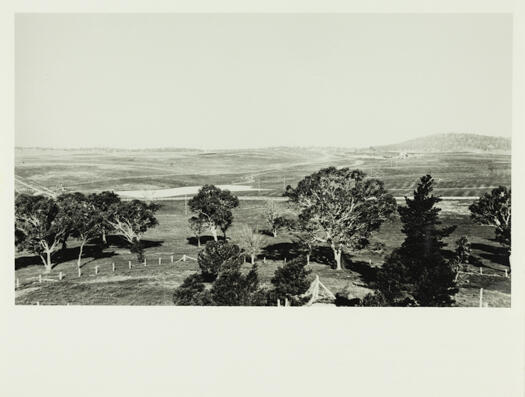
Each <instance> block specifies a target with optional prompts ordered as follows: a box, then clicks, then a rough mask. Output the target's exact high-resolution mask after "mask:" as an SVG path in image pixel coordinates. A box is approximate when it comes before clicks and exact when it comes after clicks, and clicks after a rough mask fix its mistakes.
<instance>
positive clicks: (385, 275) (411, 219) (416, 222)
mask: <svg viewBox="0 0 525 397" xmlns="http://www.w3.org/2000/svg"><path fill="white" fill-rule="evenodd" d="M433 184H434V180H433V178H432V177H431V176H430V175H425V176H423V177H422V178H421V180H420V182H419V184H418V186H417V188H416V190H415V191H414V197H413V199H409V198H406V197H405V201H406V206H405V207H399V208H398V212H399V215H400V216H401V222H402V223H403V228H402V231H403V233H405V235H406V237H405V241H404V242H403V244H402V245H401V247H400V248H398V249H396V250H395V251H394V252H393V253H392V254H391V255H390V256H389V257H388V258H387V260H386V263H385V264H384V265H383V268H382V269H381V270H380V271H379V272H378V289H379V292H380V293H381V294H382V295H383V296H384V297H385V298H386V300H387V301H388V302H389V303H390V304H393V305H419V306H450V305H452V304H453V303H454V299H453V295H454V294H455V293H456V292H457V288H456V286H455V282H454V277H455V274H454V271H453V269H452V264H451V263H449V262H448V261H446V260H445V258H444V257H443V248H444V247H445V246H446V244H445V243H444V242H443V241H442V240H443V238H445V237H447V236H449V235H450V234H451V233H452V232H453V231H454V230H455V228H456V227H455V226H451V227H445V228H439V225H440V224H441V222H440V221H439V212H440V211H441V209H440V208H437V207H435V205H436V204H437V203H439V202H440V201H441V199H440V198H439V197H435V196H434V195H432V190H433Z"/></svg>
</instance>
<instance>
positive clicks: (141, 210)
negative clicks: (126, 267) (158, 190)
mask: <svg viewBox="0 0 525 397" xmlns="http://www.w3.org/2000/svg"><path fill="white" fill-rule="evenodd" d="M159 208H160V207H159V205H158V204H155V203H149V204H148V203H145V202H144V201H141V200H132V201H125V202H124V201H123V202H120V203H118V204H115V205H113V206H112V207H111V208H110V210H109V212H111V216H109V217H108V223H109V225H110V226H111V227H112V228H113V230H114V231H115V233H117V234H118V235H120V236H122V237H124V238H125V239H126V240H127V241H128V243H129V244H130V246H131V249H132V250H133V249H134V248H136V249H139V251H140V244H141V240H142V236H143V235H144V233H145V232H146V231H147V230H148V229H150V228H152V227H155V226H156V225H157V224H158V221H157V218H156V217H155V213H156V212H157V211H158V209H159ZM140 252H141V251H140ZM140 256H141V255H140V254H139V257H140Z"/></svg>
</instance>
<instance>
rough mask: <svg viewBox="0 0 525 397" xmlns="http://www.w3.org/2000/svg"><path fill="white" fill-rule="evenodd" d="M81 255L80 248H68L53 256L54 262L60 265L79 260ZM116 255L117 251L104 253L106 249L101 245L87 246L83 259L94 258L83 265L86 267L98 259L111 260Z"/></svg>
mask: <svg viewBox="0 0 525 397" xmlns="http://www.w3.org/2000/svg"><path fill="white" fill-rule="evenodd" d="M79 253H80V247H74V248H66V249H64V250H60V251H58V252H57V253H56V254H55V255H54V256H53V262H54V263H55V264H60V263H64V262H68V261H71V260H76V259H78V254H79ZM115 255H117V254H116V253H115V251H108V252H104V247H102V246H100V245H86V246H84V249H83V250H82V259H83V260H85V259H87V258H92V259H91V260H90V261H88V262H84V261H82V263H83V265H84V264H86V263H89V262H91V261H94V260H96V259H100V258H111V257H113V256H115Z"/></svg>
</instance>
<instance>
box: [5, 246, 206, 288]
mask: <svg viewBox="0 0 525 397" xmlns="http://www.w3.org/2000/svg"><path fill="white" fill-rule="evenodd" d="M190 260H191V261H195V262H196V261H197V259H196V258H194V257H192V256H189V255H186V254H183V255H182V256H181V257H180V258H179V259H177V260H175V256H174V255H170V258H169V261H165V262H163V261H162V256H159V258H158V265H147V261H146V258H144V262H142V263H137V265H138V266H134V265H133V263H132V261H128V266H127V267H125V266H124V263H125V262H122V265H123V266H118V264H119V263H115V262H111V264H110V265H109V266H107V268H108V272H104V273H103V274H113V273H115V272H117V270H125V273H127V274H129V273H130V272H131V273H139V272H142V268H144V267H147V268H148V269H152V270H154V269H167V268H169V265H170V264H176V263H178V262H186V261H190ZM163 263H165V265H164V264H163ZM140 265H142V266H140ZM105 268H106V266H104V267H103V268H102V269H105ZM102 269H101V267H100V265H95V267H94V268H93V271H94V272H93V273H89V272H88V270H87V269H85V268H84V267H79V268H77V274H76V275H75V276H72V277H69V279H70V280H78V279H80V278H83V277H96V276H98V275H99V274H101V270H102ZM70 274H71V273H70ZM54 277H57V278H54ZM64 279H66V280H67V279H68V277H67V273H65V272H64V271H59V272H58V274H56V275H55V274H53V275H51V274H43V273H41V274H39V275H38V276H32V277H26V278H20V277H16V279H15V290H17V289H20V288H22V287H26V286H28V285H33V284H36V285H39V284H41V283H43V282H57V281H62V280H64Z"/></svg>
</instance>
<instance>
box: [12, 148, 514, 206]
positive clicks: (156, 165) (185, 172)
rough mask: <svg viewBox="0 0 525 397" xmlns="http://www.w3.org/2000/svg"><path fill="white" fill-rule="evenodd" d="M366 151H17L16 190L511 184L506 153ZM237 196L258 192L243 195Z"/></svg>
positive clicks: (406, 188)
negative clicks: (312, 178) (354, 174)
mask: <svg viewBox="0 0 525 397" xmlns="http://www.w3.org/2000/svg"><path fill="white" fill-rule="evenodd" d="M396 157H397V154H396V153H374V154H365V153H359V152H354V151H352V150H349V149H335V148H310V149H308V148H270V149H259V150H256V149H252V150H235V151H219V152H203V151H191V150H171V151H167V150H159V151H107V150H91V151H87V150H82V151H81V150H42V149H17V150H16V152H15V165H16V168H15V174H16V176H17V183H16V188H17V190H19V191H25V190H27V186H26V185H24V184H23V183H26V184H30V185H33V186H37V187H38V186H41V187H45V188H50V189H52V190H56V189H57V188H58V187H59V186H62V187H63V188H64V189H65V190H69V191H83V192H92V191H100V190H114V191H123V190H150V189H167V188H176V187H183V186H195V185H202V184H205V183H212V184H216V185H219V184H243V185H251V186H253V187H255V188H261V189H268V190H265V192H264V194H265V195H270V196H279V195H281V194H282V192H283V190H284V187H285V185H287V184H292V185H293V184H296V183H297V182H298V181H299V180H300V179H302V178H303V177H304V176H305V175H307V174H309V173H312V172H314V171H317V170H319V169H320V168H322V167H327V166H337V167H351V168H360V169H363V170H364V171H365V172H367V173H368V174H369V175H371V176H376V177H379V178H381V179H382V180H383V181H384V182H385V185H386V187H387V188H388V189H389V190H391V191H392V193H393V194H394V195H396V196H402V195H406V194H410V192H411V188H412V187H413V186H414V184H415V183H416V181H417V179H418V178H419V177H420V176H421V175H423V174H425V173H428V172H429V173H431V174H432V175H433V176H434V178H435V179H436V182H437V184H436V193H438V194H440V195H442V196H454V197H455V196H460V197H470V196H479V195H480V194H482V193H483V192H486V191H489V190H490V189H491V188H492V187H494V186H497V185H500V184H503V185H507V186H509V185H510V175H511V168H510V161H511V160H510V155H502V154H487V153H479V154H473V153H470V154H467V153H441V154H436V153H421V154H414V155H411V156H409V158H407V159H398V158H396ZM243 195H248V196H249V195H252V196H254V195H259V193H258V192H250V193H246V194H244V193H243Z"/></svg>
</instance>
